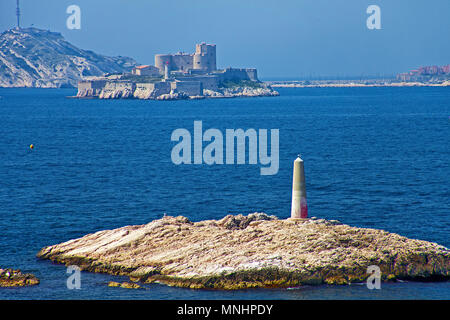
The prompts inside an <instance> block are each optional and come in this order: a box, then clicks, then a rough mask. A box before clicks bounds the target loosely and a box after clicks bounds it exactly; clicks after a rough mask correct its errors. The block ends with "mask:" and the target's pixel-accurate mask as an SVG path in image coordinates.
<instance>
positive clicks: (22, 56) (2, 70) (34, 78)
mask: <svg viewBox="0 0 450 320" xmlns="http://www.w3.org/2000/svg"><path fill="white" fill-rule="evenodd" d="M135 65H136V61H134V60H133V59H131V58H127V57H107V56H103V55H99V54H96V53H94V52H92V51H87V50H82V49H79V48H77V47H75V46H74V45H72V44H71V43H69V42H67V41H66V40H65V39H64V38H63V36H62V35H61V34H60V33H56V32H50V31H45V30H41V29H37V28H25V29H11V30H8V31H5V32H3V33H2V34H0V87H39V88H59V87H64V86H70V87H76V86H77V83H78V81H79V80H80V79H81V78H82V77H85V76H102V75H103V74H105V73H121V72H128V71H130V70H131V68H132V67H133V66H135Z"/></svg>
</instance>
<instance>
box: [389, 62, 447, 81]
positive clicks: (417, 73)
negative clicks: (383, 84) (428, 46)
mask: <svg viewBox="0 0 450 320" xmlns="http://www.w3.org/2000/svg"><path fill="white" fill-rule="evenodd" d="M432 78H436V79H441V78H442V79H448V78H450V65H446V66H442V67H439V66H426V67H420V68H418V69H414V70H411V71H409V72H405V73H400V74H398V75H397V79H398V80H400V81H428V80H430V79H432Z"/></svg>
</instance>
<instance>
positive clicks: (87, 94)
mask: <svg viewBox="0 0 450 320" xmlns="http://www.w3.org/2000/svg"><path fill="white" fill-rule="evenodd" d="M279 95H280V94H279V93H278V92H277V91H275V90H273V89H272V88H271V87H270V86H265V85H264V86H262V87H258V88H251V87H236V88H219V89H218V90H217V91H213V90H207V89H205V90H203V95H197V96H189V95H187V94H185V93H184V92H170V93H159V92H158V90H150V89H136V90H135V91H133V90H130V89H129V88H115V89H114V90H106V89H102V90H98V91H96V90H93V89H86V90H85V89H78V93H77V95H76V98H98V99H140V100H186V99H191V100H196V99H205V98H237V97H273V96H279Z"/></svg>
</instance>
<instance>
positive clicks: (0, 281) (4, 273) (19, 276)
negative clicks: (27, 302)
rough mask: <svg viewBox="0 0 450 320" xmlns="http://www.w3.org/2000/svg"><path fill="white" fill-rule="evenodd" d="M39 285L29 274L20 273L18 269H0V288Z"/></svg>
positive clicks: (36, 279) (37, 280) (34, 277)
mask: <svg viewBox="0 0 450 320" xmlns="http://www.w3.org/2000/svg"><path fill="white" fill-rule="evenodd" d="M38 284H39V279H38V278H36V276H34V275H33V274H31V273H22V271H20V270H19V269H17V270H14V269H11V268H8V269H1V268H0V287H27V286H34V285H38Z"/></svg>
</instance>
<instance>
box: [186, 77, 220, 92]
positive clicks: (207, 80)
mask: <svg viewBox="0 0 450 320" xmlns="http://www.w3.org/2000/svg"><path fill="white" fill-rule="evenodd" d="M188 81H198V82H201V85H202V90H204V89H208V90H213V91H216V90H217V89H218V88H219V82H220V79H219V77H217V76H196V77H189V78H183V82H188Z"/></svg>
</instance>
